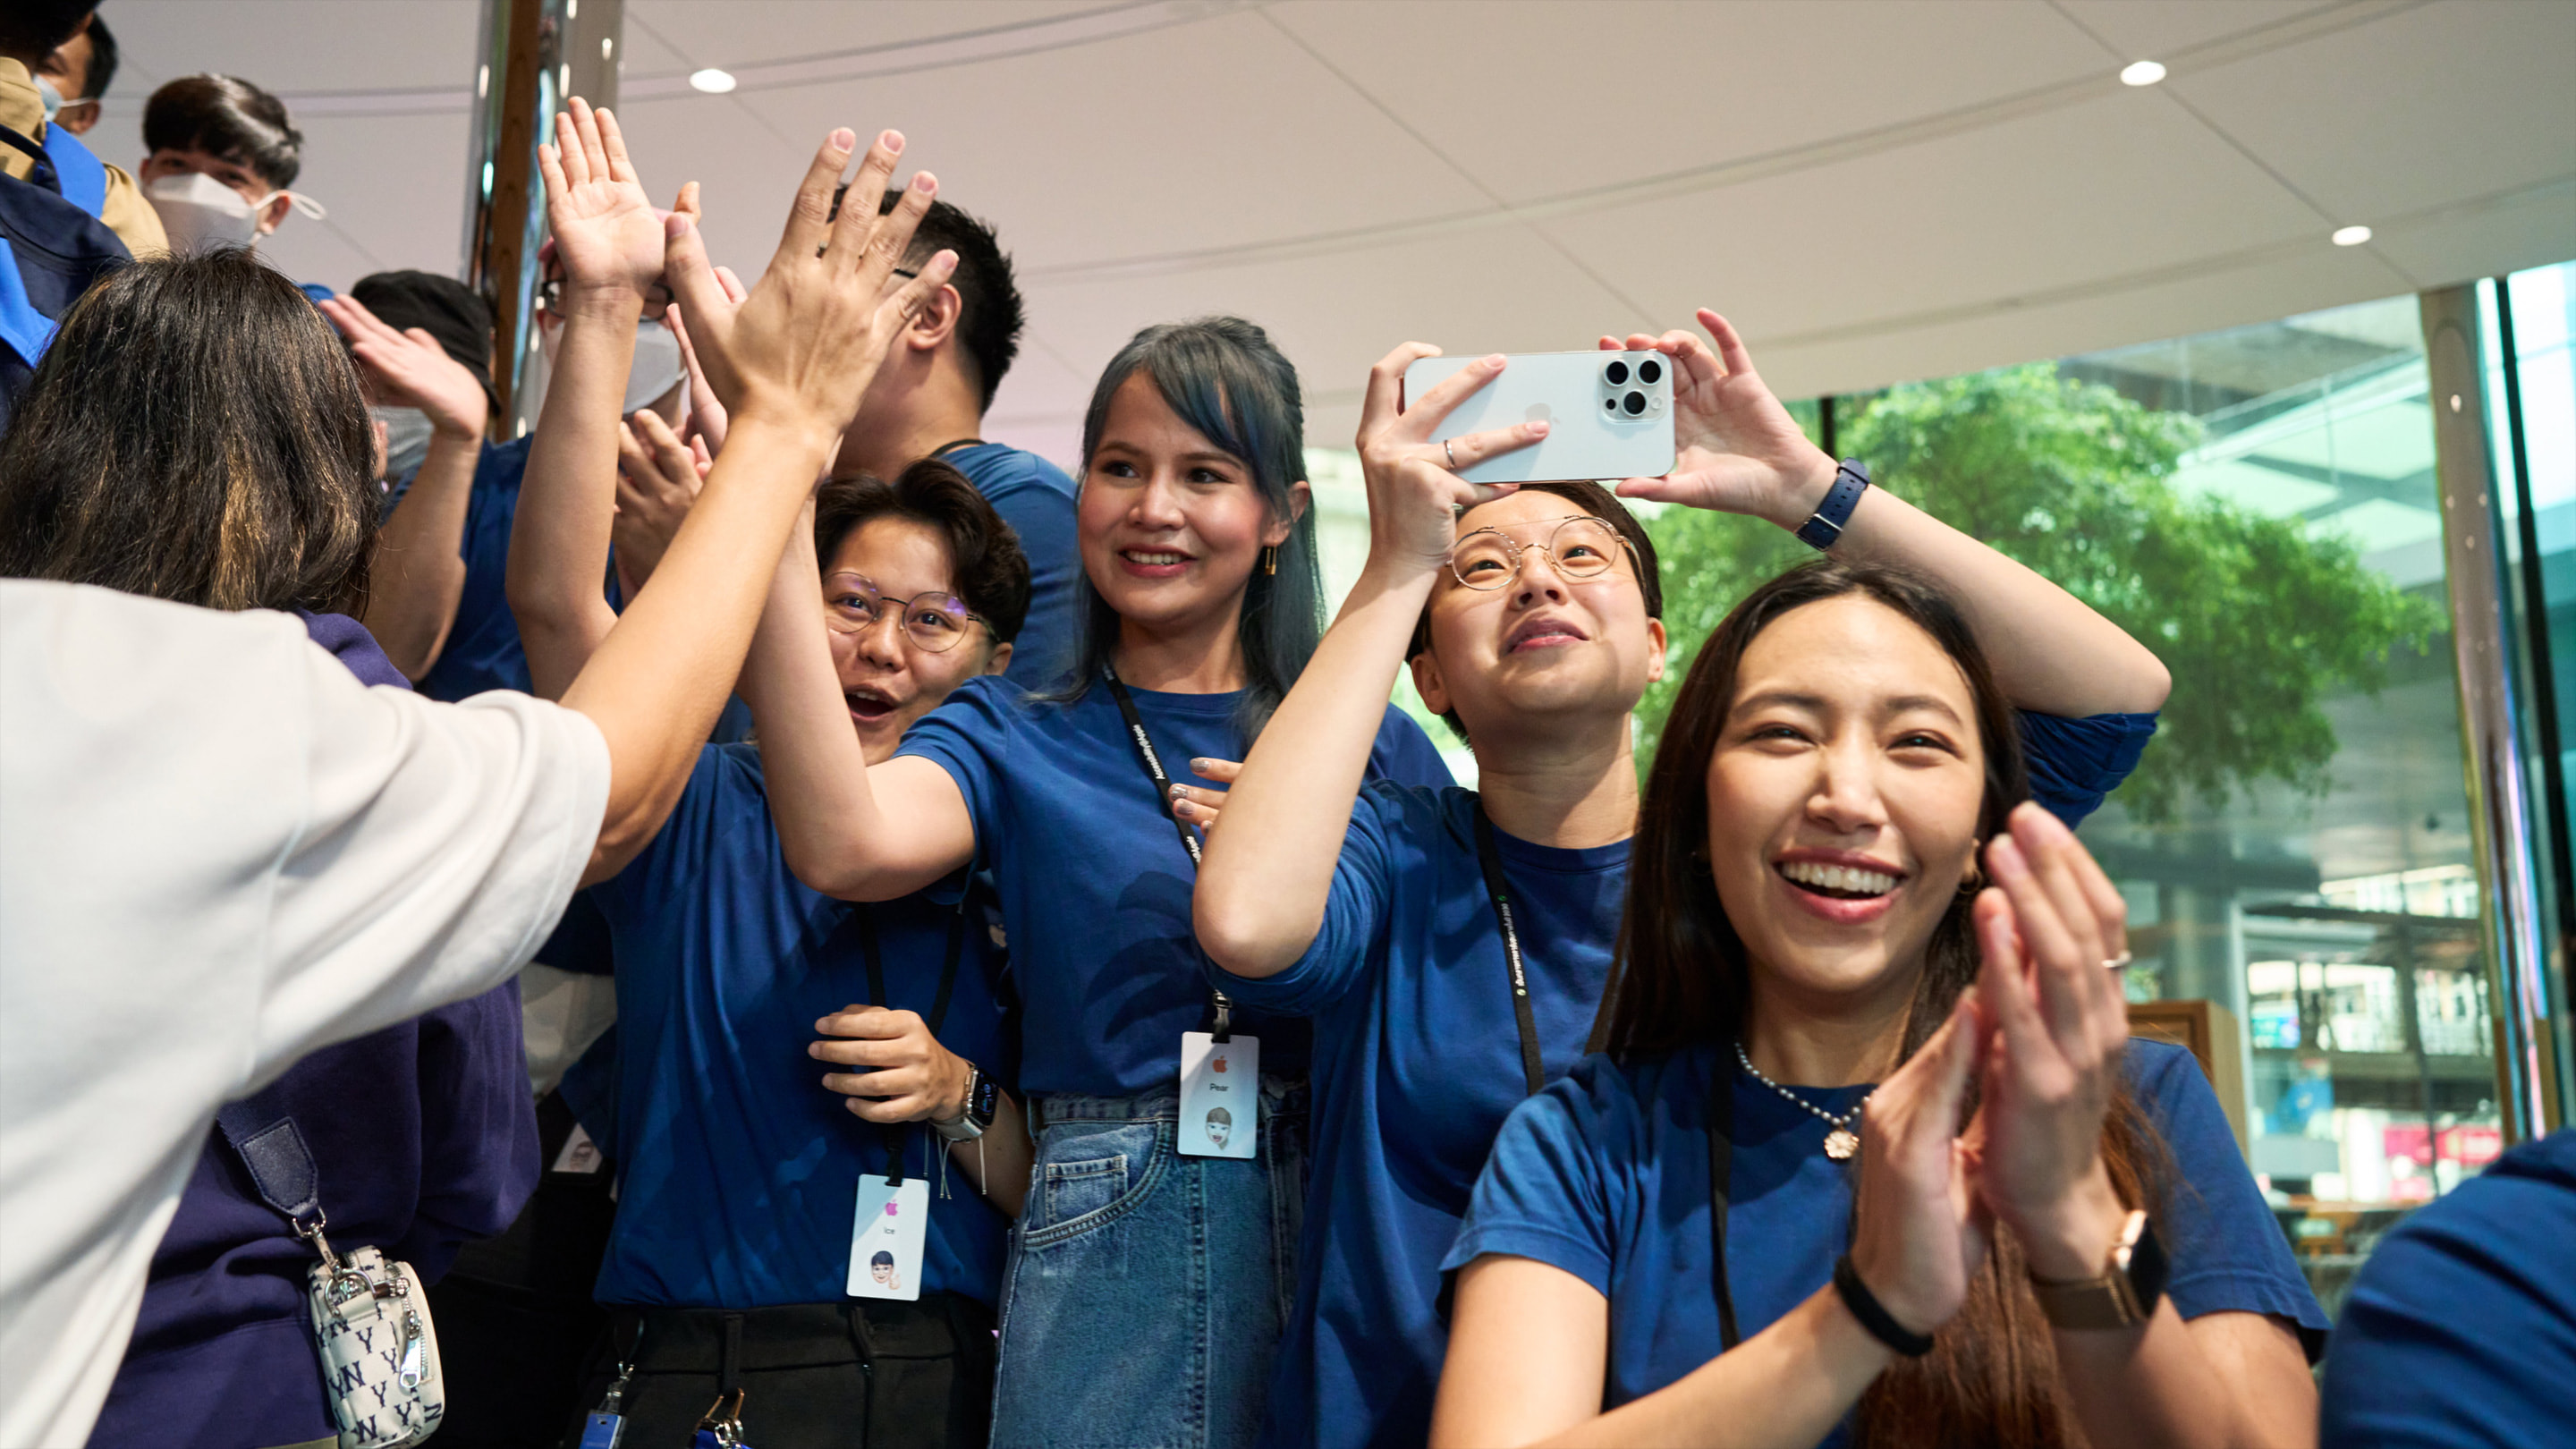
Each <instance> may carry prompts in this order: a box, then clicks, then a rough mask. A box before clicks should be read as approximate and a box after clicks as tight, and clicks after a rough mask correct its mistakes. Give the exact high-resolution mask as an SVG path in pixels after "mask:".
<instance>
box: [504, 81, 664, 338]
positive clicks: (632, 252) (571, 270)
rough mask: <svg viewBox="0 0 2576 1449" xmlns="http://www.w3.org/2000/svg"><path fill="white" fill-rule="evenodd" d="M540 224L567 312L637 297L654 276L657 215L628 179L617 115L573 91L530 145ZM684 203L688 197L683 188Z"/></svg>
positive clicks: (657, 271) (658, 263)
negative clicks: (549, 240) (542, 141)
mask: <svg viewBox="0 0 2576 1449" xmlns="http://www.w3.org/2000/svg"><path fill="white" fill-rule="evenodd" d="M537 170H538V172H539V174H541V175H542V176H543V177H544V178H545V184H546V226H547V228H548V229H549V230H550V231H552V232H553V233H554V239H555V256H556V257H557V258H558V259H559V260H561V261H562V263H563V268H564V298H563V305H564V310H565V312H566V313H567V314H570V313H571V312H574V311H578V310H579V309H580V308H581V307H582V306H583V305H584V304H585V303H587V302H589V301H591V300H594V299H599V298H606V297H612V296H613V297H625V298H641V297H642V296H644V295H645V294H646V293H647V292H649V291H651V290H652V289H653V286H654V284H655V283H656V282H657V281H659V280H660V279H661V276H662V221H661V218H660V217H657V216H655V215H654V214H653V203H652V202H651V201H650V200H648V199H647V198H646V197H645V195H644V184H643V182H641V181H639V180H637V179H636V175H635V165H634V163H633V162H632V161H630V160H628V159H627V156H626V138H625V137H624V136H623V135H622V134H620V133H619V131H618V129H617V118H616V117H615V116H613V115H611V114H609V113H608V112H606V111H594V110H592V109H591V108H590V103H589V102H588V101H585V100H583V99H582V98H581V97H579V96H575V97H573V98H572V102H571V104H570V105H569V106H568V107H567V108H566V109H565V110H564V111H563V112H562V113H561V114H559V115H557V116H556V117H555V144H553V145H552V146H539V147H538V148H537ZM683 201H684V204H691V205H693V204H694V201H693V199H692V198H690V197H688V196H687V194H686V193H684V194H683Z"/></svg>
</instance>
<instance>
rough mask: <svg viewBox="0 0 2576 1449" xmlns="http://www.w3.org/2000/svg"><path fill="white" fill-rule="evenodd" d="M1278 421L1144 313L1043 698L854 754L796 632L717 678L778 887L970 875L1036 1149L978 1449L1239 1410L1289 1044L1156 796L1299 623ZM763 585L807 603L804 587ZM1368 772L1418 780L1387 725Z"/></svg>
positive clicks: (1279, 1285)
mask: <svg viewBox="0 0 2576 1449" xmlns="http://www.w3.org/2000/svg"><path fill="white" fill-rule="evenodd" d="M1304 434H1305V418H1304V409H1303V406H1302V404H1301V402H1300V399H1299V389H1298V385H1297V374H1296V370H1295V369H1294V368H1293V367H1291V366H1290V365H1289V363H1288V360H1287V359H1286V358H1285V357H1283V356H1281V355H1280V353H1279V350H1278V349H1277V348H1276V347H1274V346H1273V345H1272V344H1271V342H1270V338H1269V336H1268V334H1266V333H1264V332H1263V331H1262V330H1261V329H1260V328H1259V327H1256V326H1254V325H1253V324H1252V323H1249V322H1246V321H1243V320H1241V319H1239V318H1232V317H1209V318H1200V319H1197V320H1194V321H1188V322H1177V323H1168V324H1164V325H1161V326H1156V327H1149V328H1147V329H1145V330H1144V331H1142V332H1139V333H1138V334H1136V336H1135V338H1134V339H1133V340H1131V341H1130V342H1129V343H1128V344H1127V346H1126V347H1125V348H1123V349H1121V350H1120V352H1119V353H1118V355H1117V357H1116V358H1115V359H1113V360H1112V361H1111V362H1110V364H1109V367H1108V370H1107V371H1106V372H1104V373H1103V374H1102V376H1101V379H1100V382H1099V385H1098V387H1097V388H1096V389H1095V390H1094V391H1093V394H1092V400H1091V406H1090V408H1089V410H1088V412H1087V413H1086V414H1085V416H1084V420H1083V437H1082V453H1083V457H1082V482H1081V489H1082V491H1081V499H1080V502H1079V505H1078V507H1077V511H1076V515H1075V522H1076V535H1077V541H1078V544H1079V547H1080V549H1081V553H1082V572H1083V581H1082V583H1081V585H1080V586H1079V587H1080V590H1081V593H1082V596H1083V605H1082V607H1083V608H1084V610H1085V613H1086V616H1087V624H1086V627H1085V629H1084V630H1083V633H1082V636H1081V639H1080V641H1079V644H1078V648H1077V656H1076V658H1075V659H1073V660H1072V661H1070V667H1069V668H1068V669H1067V671H1066V673H1065V674H1064V676H1063V677H1062V679H1061V680H1060V681H1059V682H1058V683H1057V684H1056V685H1055V686H1054V687H1052V688H1050V689H1048V690H1047V691H1045V692H1043V693H1037V694H1032V693H1029V692H1027V691H1025V690H1022V689H1020V688H1019V687H1017V686H1015V685H1012V684H1010V683H1008V682H1007V681H1005V680H1002V679H1000V678H998V677H994V678H983V679H977V680H974V681H971V682H970V683H968V684H967V685H965V686H964V687H963V688H961V689H959V690H958V691H957V692H956V693H954V694H952V695H951V696H949V699H948V702H947V703H946V704H945V705H943V706H942V707H941V708H939V709H938V710H935V711H933V712H932V713H931V714H930V715H928V716H926V717H925V718H923V719H922V720H921V721H920V722H919V723H918V724H915V725H914V726H913V727H912V729H911V730H910V731H909V732H908V733H907V734H906V735H905V737H904V744H903V747H902V749H901V750H900V751H899V752H898V754H897V755H896V757H895V758H893V759H891V760H888V761H886V762H885V763H884V764H881V765H877V766H875V767H873V768H871V767H869V766H868V764H867V762H866V761H865V759H864V758H863V757H862V756H861V754H860V752H859V751H858V749H857V748H856V747H855V746H854V744H853V737H852V735H851V732H850V727H849V722H848V720H847V718H846V714H845V707H844V702H843V701H842V700H841V698H840V686H839V684H838V682H837V680H836V679H835V678H834V676H833V675H832V673H831V671H830V670H829V669H827V668H822V667H819V664H820V661H823V660H824V659H825V658H826V655H825V653H824V651H822V650H821V649H820V648H819V647H816V648H810V649H806V648H799V649H792V650H790V649H782V650H780V651H778V655H777V661H776V662H777V666H778V667H776V668H775V669H772V668H771V667H770V665H769V663H768V656H766V655H764V656H763V660H764V662H763V664H762V666H761V668H760V669H759V670H757V671H755V673H754V674H753V675H747V676H746V679H745V688H746V690H747V691H748V692H749V697H750V699H751V703H752V707H753V711H754V713H755V715H756V716H757V718H758V721H759V727H760V739H761V751H762V758H763V760H764V763H765V764H766V765H767V767H768V769H769V771H770V772H771V774H772V776H773V779H774V782H775V783H774V785H773V788H772V790H771V794H770V801H771V808H772V810H773V812H774V814H775V815H776V818H777V820H778V825H779V833H780V836H781V838H782V840H783V842H784V843H785V847H786V854H787V860H788V862H789V864H790V865H791V866H792V867H793V868H794V870H795V871H796V873H797V875H798V876H799V877H801V878H802V879H803V880H804V881H805V882H806V883H807V884H809V885H811V886H813V887H814V888H816V889H818V890H822V891H826V892H828V893H831V894H833V895H838V896H842V897H845V898H849V899H854V900H884V899H890V898H893V897H896V896H901V895H905V894H908V893H910V892H912V891H915V890H918V889H921V888H922V887H924V886H926V885H928V884H930V883H931V882H933V881H936V880H939V879H941V878H942V877H944V876H947V875H949V874H950V873H952V872H955V871H958V870H960V869H966V868H975V869H988V870H990V871H991V872H992V873H993V875H994V878H995V881H996V883H997V885H998V886H999V894H1000V899H1001V906H1002V915H1003V921H1004V924H1005V926H1006V928H1007V930H1008V933H1009V937H1010V945H1011V951H1012V958H1013V975H1014V976H1015V977H1016V978H1017V981H1018V983H1019V987H1020V992H1021V995H1022V998H1023V1004H1024V1008H1025V1013H1024V1018H1023V1019H1024V1022H1025V1027H1024V1043H1023V1047H1024V1050H1023V1058H1022V1070H1021V1077H1020V1085H1021V1087H1022V1088H1023V1091H1024V1099H1025V1100H1026V1101H1028V1103H1029V1104H1030V1109H1031V1110H1030V1115H1031V1121H1032V1130H1033V1132H1034V1133H1035V1135H1036V1138H1037V1160H1036V1165H1035V1169H1034V1174H1033V1178H1032V1181H1031V1183H1030V1191H1029V1197H1028V1206H1027V1209H1026V1212H1025V1214H1024V1215H1023V1216H1022V1217H1021V1219H1020V1221H1019V1224H1018V1227H1017V1228H1016V1229H1015V1230H1014V1232H1013V1234H1012V1252H1011V1265H1010V1270H1009V1280H1008V1283H1007V1285H1006V1287H1005V1290H1004V1294H1005V1301H1004V1304H1003V1309H1002V1330H1001V1333H1002V1342H1001V1367H1000V1379H999V1386H998V1389H997V1392H996V1402H995V1409H994V1423H993V1442H994V1444H996V1445H999V1446H1021V1445H1046V1444H1053V1443H1072V1442H1082V1443H1136V1444H1144V1443H1157V1444H1159V1443H1191V1444H1204V1445H1210V1446H1231V1445H1243V1444H1249V1443H1250V1442H1251V1440H1252V1438H1253V1435H1254V1432H1255V1430H1256V1429H1257V1427H1258V1425H1259V1421H1260V1417H1261V1407H1262V1398H1263V1390H1264V1388H1265V1386H1266V1384H1267V1382H1268V1378H1269V1373H1270V1364H1271V1359H1272V1356H1273V1352H1274V1349H1275V1346H1276V1344H1277V1342H1278V1337H1279V1332H1280V1326H1281V1320H1282V1318H1283V1316H1284V1314H1285V1312H1286V1310H1287V1308H1288V1305H1289V1302H1290V1299H1291V1295H1292V1289H1293V1283H1294V1275H1293V1271H1292V1268H1293V1264H1292V1261H1291V1260H1292V1257H1293V1253H1294V1247H1295V1243H1296V1239H1297V1224H1298V1219H1299V1215H1300V1208H1301V1196H1302V1191H1303V1177H1304V1172H1303V1155H1302V1144H1303V1138H1304V1130H1303V1129H1304V1123H1303V1114H1304V1112H1305V1101H1304V1093H1303V1090H1302V1087H1300V1088H1296V1089H1292V1088H1291V1086H1290V1085H1289V1084H1290V1083H1292V1082H1297V1081H1300V1080H1301V1079H1302V1078H1303V1077H1304V1076H1305V1074H1306V1062H1307V1041H1308V1033H1307V1031H1306V1029H1305V1027H1304V1026H1303V1024H1302V1023H1297V1022H1292V1021H1288V1020H1282V1019H1265V1018H1262V1017H1259V1016H1256V1015H1253V1014H1250V1013H1247V1012H1243V1011H1240V1010H1234V1009H1232V1008H1231V1007H1230V1005H1229V1004H1228V1003H1226V1002H1225V1001H1224V1000H1223V998H1221V997H1218V996H1216V995H1214V993H1212V992H1211V991H1210V990H1209V988H1208V985H1207V978H1206V976H1205V974H1204V973H1203V970H1202V967H1201V958H1200V954H1199V948H1198V945H1197V942H1196V939H1195V937H1194V935H1193V933H1192V930H1191V924H1190V899H1191V891H1192V888H1193V885H1194V882H1195V879H1196V871H1197V856H1198V851H1199V845H1200V839H1201V836H1200V833H1199V830H1198V829H1197V828H1194V825H1193V824H1191V823H1184V822H1183V821H1182V820H1179V819H1176V818H1175V815H1174V813H1173V811H1172V807H1171V805H1170V803H1169V802H1170V800H1171V798H1172V797H1171V794H1170V791H1171V789H1172V787H1173V786H1174V785H1176V784H1177V785H1186V786H1193V787H1196V788H1197V789H1198V790H1199V791H1200V792H1201V793H1202V796H1203V798H1204V799H1206V800H1210V801H1221V798H1222V796H1221V790H1222V786H1223V783H1224V782H1225V781H1226V780H1229V779H1231V778H1232V777H1233V772H1234V767H1233V765H1232V764H1230V763H1228V762H1230V761H1234V760H1239V759H1241V758H1242V757H1243V754H1244V752H1245V751H1246V750H1248V749H1249V748H1250V746H1251V743H1252V740H1253V738H1254V737H1255V736H1256V735H1258V734H1259V733H1260V730H1261V727H1262V726H1263V725H1264V724H1265V723H1266V722H1267V721H1268V719H1269V717H1270V713H1271V711H1272V710H1273V709H1275V708H1276V707H1277V706H1278V703H1279V701H1280V700H1281V699H1282V698H1283V697H1285V695H1286V693H1287V691H1288V688H1289V686H1290V685H1292V684H1294V683H1295V682H1296V679H1297V675H1298V672H1299V671H1300V670H1302V669H1303V668H1304V667H1305V664H1306V660H1307V658H1308V657H1309V656H1310V655H1311V654H1313V652H1314V649H1315V644H1316V641H1317V640H1318V639H1319V638H1320V637H1321V635H1322V632H1323V607H1322V586H1321V580H1320V572H1319V570H1318V568H1317V563H1316V546H1315V523H1314V519H1313V516H1312V515H1311V513H1310V512H1309V509H1308V502H1309V492H1308V488H1307V485H1306V480H1305V468H1304V465H1303V442H1304ZM1033 562H1034V561H1033ZM799 567H800V568H810V567H811V565H810V564H804V565H801V566H799ZM789 572H790V573H794V572H796V570H795V569H791V570H789ZM781 587H782V588H787V587H794V588H799V589H801V590H802V591H803V592H802V596H803V597H804V598H807V599H811V598H813V597H814V596H815V588H816V585H815V583H814V581H813V580H812V579H811V578H810V577H802V578H801V579H791V578H784V577H783V578H782V582H781ZM819 627H820V626H819V624H816V625H815V628H816V629H819ZM1369 773H1370V776H1371V777H1372V778H1384V779H1391V780H1395V781H1398V782H1401V783H1406V784H1417V785H1426V786H1431V787H1435V788H1436V787H1438V786H1442V785H1446V784H1447V783H1449V775H1448V771H1447V769H1446V768H1445V767H1444V766H1442V764H1441V763H1440V758H1439V755H1438V754H1437V753H1436V752H1435V751H1434V750H1433V748H1432V746H1431V742H1430V740H1429V739H1428V738H1426V737H1425V736H1424V735H1423V733H1422V731H1421V729H1420V728H1419V727H1418V726H1416V725H1414V724H1413V723H1412V722H1411V721H1410V720H1408V719H1406V718H1405V717H1404V716H1403V715H1402V714H1400V713H1397V712H1396V711H1394V710H1392V709H1390V710H1388V711H1387V712H1386V714H1385V716H1384V718H1383V720H1382V722H1381V724H1380V726H1379V728H1378V731H1377V738H1376V742H1375V745H1374V747H1373V749H1372V750H1371V753H1370V765H1369ZM1187 818H1188V820H1189V821H1194V822H1196V823H1197V824H1198V825H1205V824H1210V823H1213V815H1212V812H1211V811H1210V810H1209V809H1208V807H1207V806H1205V805H1193V806H1192V807H1191V809H1190V811H1189V812H1187ZM1185 1036H1187V1037H1188V1038H1189V1041H1188V1042H1187V1044H1186V1046H1185V1042H1184V1037H1185ZM1185 1050H1186V1051H1187V1052H1188V1055H1189V1065H1190V1067H1191V1068H1192V1069H1193V1070H1192V1071H1191V1072H1190V1073H1189V1081H1188V1083H1187V1084H1185V1082H1184V1052H1185ZM1219 1105H1224V1106H1225V1107H1226V1108H1227V1111H1226V1114H1225V1116H1224V1117H1223V1118H1214V1117H1212V1115H1211V1114H1212V1111H1213V1109H1215V1108H1216V1107H1218V1106H1219ZM1212 1120H1221V1121H1224V1122H1225V1123H1226V1124H1227V1125H1226V1128H1225V1130H1224V1131H1223V1132H1221V1133H1220V1132H1211V1131H1210V1130H1209V1128H1208V1123H1209V1122H1210V1121H1212Z"/></svg>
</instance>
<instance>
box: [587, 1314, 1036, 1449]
mask: <svg viewBox="0 0 2576 1449" xmlns="http://www.w3.org/2000/svg"><path fill="white" fill-rule="evenodd" d="M993 1327H994V1320H993V1310H992V1309H990V1308H987V1307H985V1306H984V1305H983V1304H981V1303H978V1302H976V1301H975V1300H973V1299H971V1298H962V1297H959V1296H958V1295H956V1294H953V1293H931V1294H926V1295H924V1296H923V1297H922V1299H921V1301H919V1302H917V1303H896V1302H884V1301H879V1300H876V1299H859V1300H852V1301H850V1302H846V1303H799V1304H790V1305H785V1306H781V1307H775V1308H746V1309H741V1310H730V1309H713V1308H703V1309H701V1308H648V1309H640V1310H639V1309H614V1308H613V1309H611V1310H610V1311H609V1323H608V1333H607V1335H606V1336H605V1337H604V1338H603V1339H602V1340H601V1342H600V1343H599V1345H598V1347H597V1348H596V1349H594V1350H593V1351H592V1353H591V1358H590V1367H589V1370H588V1371H587V1372H585V1373H584V1374H583V1376H582V1390H581V1413H582V1416H583V1417H584V1418H587V1416H588V1415H589V1414H590V1412H591V1410H592V1409H594V1408H596V1407H597V1406H598V1404H599V1401H600V1399H601V1398H602V1396H604V1395H605V1394H606V1393H607V1392H608V1385H609V1382H610V1380H612V1379H613V1378H615V1377H616V1373H617V1364H618V1362H619V1360H620V1359H621V1358H622V1357H624V1356H626V1355H628V1354H632V1355H633V1358H632V1362H633V1363H634V1364H635V1376H634V1377H633V1378H632V1379H630V1380H628V1381H627V1385H626V1393H625V1396H624V1399H623V1401H622V1404H621V1412H622V1413H623V1414H624V1416H625V1419H626V1430H625V1434H624V1436H623V1441H622V1442H623V1443H624V1444H626V1445H628V1446H632V1449H663V1446H671V1449H679V1446H684V1445H686V1444H687V1443H688V1442H689V1436H690V1435H691V1434H692V1433H693V1432H694V1431H695V1430H696V1429H697V1426H698V1420H699V1419H700V1418H701V1417H702V1416H704V1415H705V1414H706V1412H707V1410H708V1409H709V1408H710V1407H712V1406H713V1405H714V1404H715V1402H716V1399H717V1397H718V1395H719V1394H720V1393H722V1391H723V1390H724V1388H725V1387H726V1386H727V1385H728V1384H733V1385H738V1386H740V1388H741V1389H742V1395H743V1398H742V1442H743V1443H744V1444H745V1445H747V1446H750V1449H984V1444H985V1442H986V1440H987V1439H989V1438H990V1437H991V1434H992V1427H993V1349H994V1344H993ZM639 1330H640V1337H639ZM630 1345H632V1347H630ZM580 1437H581V1435H580V1428H579V1425H578V1423H576V1425H575V1426H574V1428H573V1430H572V1432H571V1434H570V1435H569V1437H567V1439H566V1440H565V1443H566V1444H567V1446H570V1445H574V1444H577V1443H578V1442H579V1440H580Z"/></svg>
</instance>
